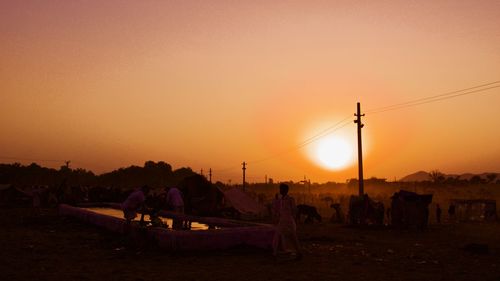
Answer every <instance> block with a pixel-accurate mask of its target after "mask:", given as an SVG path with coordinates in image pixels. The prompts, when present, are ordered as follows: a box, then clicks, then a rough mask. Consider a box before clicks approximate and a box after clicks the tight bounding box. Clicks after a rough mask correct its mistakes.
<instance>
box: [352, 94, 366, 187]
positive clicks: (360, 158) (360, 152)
mask: <svg viewBox="0 0 500 281" xmlns="http://www.w3.org/2000/svg"><path fill="white" fill-rule="evenodd" d="M354 116H356V117H357V118H356V120H354V123H356V124H357V125H358V169H359V172H358V173H359V196H363V194H364V193H365V191H364V182H363V148H362V145H361V128H363V126H364V124H363V123H361V117H362V116H365V115H364V114H361V104H360V103H359V102H358V104H357V112H356V113H355V114H354Z"/></svg>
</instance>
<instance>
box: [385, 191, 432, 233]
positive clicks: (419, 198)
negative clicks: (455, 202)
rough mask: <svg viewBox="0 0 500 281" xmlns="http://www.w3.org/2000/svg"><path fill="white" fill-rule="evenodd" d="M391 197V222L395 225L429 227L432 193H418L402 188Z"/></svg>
mask: <svg viewBox="0 0 500 281" xmlns="http://www.w3.org/2000/svg"><path fill="white" fill-rule="evenodd" d="M391 199H392V203H391V218H392V221H391V223H392V225H393V226H400V227H410V228H420V229H422V228H425V227H427V224H428V222H429V204H430V203H431V202H432V194H417V193H415V192H410V191H405V190H400V191H399V192H396V193H394V195H393V196H392V197H391Z"/></svg>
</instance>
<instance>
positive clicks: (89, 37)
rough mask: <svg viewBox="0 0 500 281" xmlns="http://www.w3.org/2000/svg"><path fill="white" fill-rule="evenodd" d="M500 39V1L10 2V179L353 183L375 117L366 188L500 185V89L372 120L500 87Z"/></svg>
mask: <svg viewBox="0 0 500 281" xmlns="http://www.w3.org/2000/svg"><path fill="white" fill-rule="evenodd" d="M498 26H500V3H499V2H498V1H435V2H434V1H433V2H432V3H430V2H425V3H420V2H418V3H407V2H404V1H382V2H377V3H372V2H358V3H351V2H349V1H340V2H335V3H331V2H328V1H307V2H306V1H292V2H288V1H287V2H284V1H272V3H269V2H268V1H252V2H238V3H234V2H228V1H210V2H206V3H205V2H201V3H200V2H197V1H179V2H178V1H164V2H141V3H138V2H135V1H106V2H104V3H102V2H100V1H71V2H68V1H51V2H49V3H42V2H38V1H22V2H19V1H3V2H2V3H0V34H1V38H2V41H3V44H2V45H1V46H0V60H1V61H2V65H1V67H0V93H1V96H0V130H1V132H2V138H0V162H5V163H12V162H21V163H23V164H29V163H30V162H37V163H38V164H39V165H42V166H49V167H54V168H58V167H60V166H61V165H63V164H64V162H63V161H66V160H70V161H71V163H72V164H71V166H72V167H73V168H85V169H89V170H92V171H94V172H95V173H98V174H100V173H103V172H106V171H111V170H113V169H116V168H119V167H126V166H130V165H138V166H142V165H143V163H144V162H145V161H147V160H153V161H161V160H162V159H163V161H165V162H167V163H169V164H171V165H172V166H173V167H191V168H192V169H193V170H194V171H197V172H199V171H200V170H201V169H203V170H204V171H208V169H210V168H211V169H213V171H214V180H215V181H222V182H227V181H228V180H231V181H232V182H238V181H239V180H240V177H241V163H242V162H243V161H245V162H247V163H248V170H247V179H248V181H249V182H255V181H263V180H264V177H265V176H266V175H267V177H268V178H273V179H275V180H276V181H283V180H301V179H303V178H304V176H305V177H306V178H308V179H311V181H315V182H327V181H337V182H341V181H344V180H345V179H348V178H356V177H357V152H356V125H355V124H354V123H353V122H352V120H354V116H353V114H354V112H355V111H356V102H360V103H361V106H362V112H363V113H366V116H365V117H364V118H363V123H364V124H365V127H364V128H363V145H364V146H363V148H364V174H365V177H366V178H369V177H371V176H375V177H380V178H387V179H388V180H393V179H394V178H401V177H403V176H405V175H408V174H411V173H414V172H417V171H420V170H424V171H431V170H435V169H438V170H440V171H442V172H444V173H449V174H460V173H467V172H470V173H483V172H489V171H491V172H496V171H499V170H500V169H499V168H500V147H499V146H498V143H500V131H498V130H495V128H494V126H493V125H492V123H493V122H494V120H496V119H498V108H499V106H500V88H492V89H489V90H485V91H484V92H481V93H477V94H471V95H464V96H459V97H456V98H452V99H446V100H442V101H436V102H432V103H428V104H421V105H418V106H411V107H407V108H401V109H399V110H392V111H387V112H379V113H376V114H370V112H371V111H372V112H373V110H374V109H377V108H381V107H385V106H390V105H393V104H400V103H405V102H408V101H414V100H418V99H421V98H425V97H429V96H436V95H440V94H443V93H448V92H451V91H456V90H461V89H466V88H470V87H474V86H477V85H482V84H487V83H490V82H493V81H499V80H500V76H499V73H500V53H499V52H498V46H500V29H498ZM495 85H500V84H495ZM495 85H493V86H495ZM347 117H348V118H347ZM346 118H347V119H346ZM342 120H347V121H346V122H345V124H344V123H342V125H343V127H341V128H338V129H337V130H335V131H333V130H331V131H327V132H330V134H324V135H322V137H321V138H315V139H314V141H313V142H310V143H308V142H307V140H309V139H311V137H314V136H317V135H318V134H321V132H324V131H325V130H326V129H328V128H330V127H332V126H333V125H335V124H337V123H338V122H341V121H342ZM349 120H350V122H349ZM339 127H340V126H339ZM304 143H307V144H304ZM9 158H13V159H9ZM22 159H30V160H27V161H23V160H22ZM31 159H33V160H31ZM42 160H43V161H42ZM47 160H50V161H47ZM52 160H56V161H52Z"/></svg>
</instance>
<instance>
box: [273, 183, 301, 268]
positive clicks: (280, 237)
mask: <svg viewBox="0 0 500 281" xmlns="http://www.w3.org/2000/svg"><path fill="white" fill-rule="evenodd" d="M280 194H281V196H280V197H278V198H276V202H275V204H276V217H277V225H276V229H275V232H274V238H273V255H274V256H275V257H277V255H278V250H279V248H282V249H284V248H285V246H286V245H287V244H291V245H292V246H293V247H294V248H295V249H294V250H295V253H296V256H295V259H296V260H300V259H301V258H302V251H301V249H300V244H299V239H298V237H297V225H296V224H295V214H296V212H297V210H296V206H295V199H293V197H290V196H289V195H288V185H286V184H283V183H282V184H280Z"/></svg>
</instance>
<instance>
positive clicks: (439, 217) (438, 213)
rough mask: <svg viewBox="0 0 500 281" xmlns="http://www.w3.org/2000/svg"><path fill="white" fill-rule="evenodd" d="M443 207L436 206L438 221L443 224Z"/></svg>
mask: <svg viewBox="0 0 500 281" xmlns="http://www.w3.org/2000/svg"><path fill="white" fill-rule="evenodd" d="M441 213H442V211H441V207H440V206H439V204H437V205H436V221H437V223H441Z"/></svg>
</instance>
